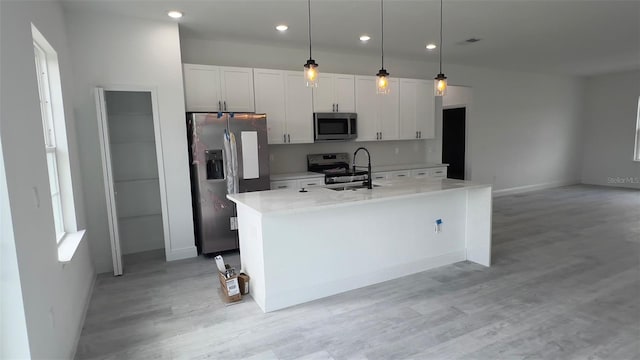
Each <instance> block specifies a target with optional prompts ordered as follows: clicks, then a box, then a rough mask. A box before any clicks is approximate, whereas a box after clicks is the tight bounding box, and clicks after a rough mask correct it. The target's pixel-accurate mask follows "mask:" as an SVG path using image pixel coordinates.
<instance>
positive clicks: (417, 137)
mask: <svg viewBox="0 0 640 360" xmlns="http://www.w3.org/2000/svg"><path fill="white" fill-rule="evenodd" d="M417 138H418V132H417V131H416V139H417Z"/></svg>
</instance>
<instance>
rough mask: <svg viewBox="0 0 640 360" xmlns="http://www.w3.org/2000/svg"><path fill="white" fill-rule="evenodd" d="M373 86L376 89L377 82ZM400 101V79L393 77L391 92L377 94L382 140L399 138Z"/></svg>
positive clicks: (390, 84)
mask: <svg viewBox="0 0 640 360" xmlns="http://www.w3.org/2000/svg"><path fill="white" fill-rule="evenodd" d="M374 79H375V77H374ZM374 81H375V80H374ZM373 88H374V91H375V83H374V86H373ZM399 101H400V96H399V92H398V79H393V78H392V79H391V80H389V93H388V94H386V95H376V102H377V105H378V111H377V113H378V124H379V128H380V132H381V133H382V140H398V138H399V135H398V131H399V124H398V119H399V113H400V110H399V106H400V104H399Z"/></svg>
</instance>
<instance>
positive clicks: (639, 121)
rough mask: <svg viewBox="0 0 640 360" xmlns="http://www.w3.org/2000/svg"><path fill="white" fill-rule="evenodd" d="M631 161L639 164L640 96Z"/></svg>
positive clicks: (639, 97) (639, 98)
mask: <svg viewBox="0 0 640 360" xmlns="http://www.w3.org/2000/svg"><path fill="white" fill-rule="evenodd" d="M633 161H638V162H640V96H638V107H637V112H636V142H635V147H634V154H633Z"/></svg>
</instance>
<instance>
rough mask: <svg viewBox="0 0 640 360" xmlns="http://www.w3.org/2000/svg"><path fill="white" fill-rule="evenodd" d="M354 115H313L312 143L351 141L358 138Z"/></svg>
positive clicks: (337, 113)
mask: <svg viewBox="0 0 640 360" xmlns="http://www.w3.org/2000/svg"><path fill="white" fill-rule="evenodd" d="M357 118H358V115H357V114H356V113H339V112H329V113H314V114H313V129H314V137H313V138H314V141H332V140H333V141H335V140H352V139H355V138H356V137H357V136H358V127H357V125H356V123H357V121H356V120H357Z"/></svg>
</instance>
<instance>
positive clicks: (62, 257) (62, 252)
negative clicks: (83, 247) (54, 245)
mask: <svg viewBox="0 0 640 360" xmlns="http://www.w3.org/2000/svg"><path fill="white" fill-rule="evenodd" d="M86 233H87V232H86V230H79V231H76V232H72V233H66V234H65V235H64V237H63V238H62V240H60V242H59V243H58V261H59V262H61V263H63V264H66V263H68V262H71V259H73V255H74V254H75V253H76V250H77V249H78V246H80V243H81V242H82V240H84V238H85V234H86Z"/></svg>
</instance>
